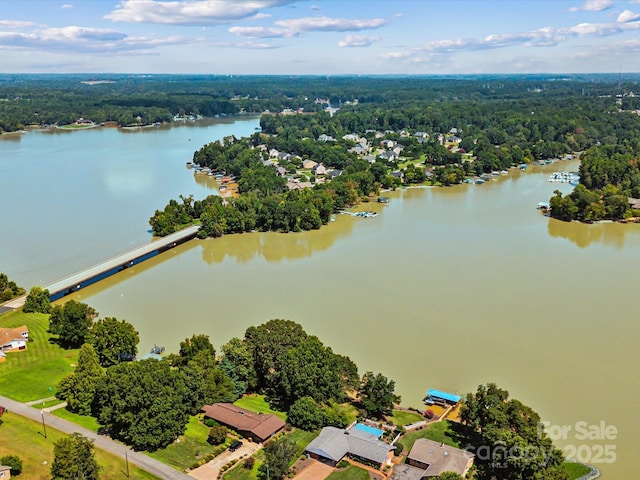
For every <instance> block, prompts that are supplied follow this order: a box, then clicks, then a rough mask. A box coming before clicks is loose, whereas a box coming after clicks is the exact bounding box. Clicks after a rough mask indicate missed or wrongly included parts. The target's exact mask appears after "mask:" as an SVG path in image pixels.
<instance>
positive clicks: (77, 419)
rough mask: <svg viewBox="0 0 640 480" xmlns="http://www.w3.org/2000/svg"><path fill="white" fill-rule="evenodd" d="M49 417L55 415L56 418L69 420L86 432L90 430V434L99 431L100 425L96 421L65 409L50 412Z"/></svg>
mask: <svg viewBox="0 0 640 480" xmlns="http://www.w3.org/2000/svg"><path fill="white" fill-rule="evenodd" d="M51 415H55V416H56V417H60V418H64V419H65V420H69V421H70V422H73V423H75V424H77V425H80V426H81V427H84V428H86V429H87V430H91V431H92V432H96V433H97V432H98V430H99V429H100V424H99V423H98V420H96V419H95V418H93V417H90V416H88V415H78V414H77V413H72V412H70V411H69V410H67V409H66V408H59V409H57V410H54V411H53V412H51Z"/></svg>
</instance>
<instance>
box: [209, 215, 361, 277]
mask: <svg viewBox="0 0 640 480" xmlns="http://www.w3.org/2000/svg"><path fill="white" fill-rule="evenodd" d="M356 221H357V219H354V218H352V217H350V216H347V215H341V216H340V217H339V218H337V219H336V221H335V222H331V223H330V224H329V225H327V226H324V227H322V228H321V229H320V230H313V231H309V232H301V233H274V232H264V233H262V232H261V233H242V234H236V235H225V236H223V237H221V238H215V239H207V240H203V241H201V242H200V245H201V246H202V259H203V260H204V261H205V262H206V263H207V264H209V265H211V264H214V263H222V262H223V261H224V260H225V259H233V260H235V261H237V262H238V263H241V264H244V263H247V262H249V261H251V260H253V259H255V258H258V257H262V258H264V259H265V260H266V261H267V262H269V263H279V262H281V261H283V260H295V259H300V258H305V257H310V256H311V255H312V254H313V253H317V252H321V251H323V250H327V249H329V248H330V247H331V246H332V245H333V244H334V243H335V242H336V241H337V240H339V239H340V238H344V237H347V236H348V235H349V234H350V233H351V231H352V230H353V225H354V224H355V222H356ZM361 221H362V220H361Z"/></svg>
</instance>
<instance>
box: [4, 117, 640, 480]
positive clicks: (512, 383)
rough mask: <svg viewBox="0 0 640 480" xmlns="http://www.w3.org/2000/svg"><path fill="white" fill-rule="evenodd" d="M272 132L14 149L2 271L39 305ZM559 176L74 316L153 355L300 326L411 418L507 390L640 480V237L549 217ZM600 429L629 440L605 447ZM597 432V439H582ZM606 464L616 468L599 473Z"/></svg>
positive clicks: (564, 441) (109, 292)
mask: <svg viewBox="0 0 640 480" xmlns="http://www.w3.org/2000/svg"><path fill="white" fill-rule="evenodd" d="M257 124H258V123H257V120H256V119H252V120H242V121H238V122H236V123H220V122H216V123H214V124H210V125H201V126H198V127H195V126H193V127H186V126H185V127H177V128H176V127H174V128H170V129H162V130H160V129H158V130H155V129H148V130H145V131H139V132H121V131H117V130H105V129H101V130H91V131H82V132H71V133H68V132H64V133H56V134H50V133H43V132H30V133H28V134H26V135H23V136H22V137H20V139H19V140H6V139H4V140H3V141H1V142H0V178H1V179H2V189H0V200H1V201H2V203H0V204H1V205H3V209H2V211H0V225H2V233H1V235H0V238H1V242H0V247H1V248H0V271H4V272H5V273H7V274H8V275H9V276H10V278H12V279H14V280H16V281H17V282H18V283H19V284H21V285H24V286H25V287H27V288H28V287H29V286H31V285H32V284H40V283H47V282H48V281H52V280H54V279H57V278H59V277H60V276H63V275H66V274H69V273H72V272H74V271H76V270H79V269H81V268H83V267H85V266H88V265H91V264H93V263H97V262H98V261H99V260H103V259H104V258H108V257H110V256H113V255H115V254H117V253H120V252H122V251H125V250H127V249H129V248H131V247H132V246H134V245H137V244H139V243H143V242H145V241H147V240H148V239H149V234H148V232H147V230H148V228H149V226H148V223H147V220H148V218H149V217H150V216H151V214H152V213H153V211H154V210H155V209H156V208H162V207H164V205H165V204H166V203H167V201H168V199H169V198H176V197H177V196H178V195H179V194H189V193H193V194H194V196H196V197H201V196H204V195H206V194H208V193H211V192H212V191H214V190H212V189H213V187H214V185H213V184H202V183H197V182H195V181H194V175H193V174H192V173H191V172H190V171H187V170H186V169H185V166H184V164H185V161H186V160H188V159H190V158H191V155H192V153H193V150H195V149H196V148H198V147H199V146H201V145H202V144H203V143H206V142H208V141H212V140H215V139H217V138H221V137H222V136H224V135H229V134H232V133H233V134H235V135H236V136H242V135H248V134H250V133H252V132H253V131H254V129H255V127H256V126H257ZM189 139H191V141H189ZM555 170H577V164H576V163H575V162H560V163H558V164H555V165H549V166H545V167H535V166H534V167H531V168H530V169H529V170H528V171H526V172H521V171H519V170H512V171H511V172H510V173H509V175H506V176H500V177H498V178H496V179H495V180H493V181H490V182H487V183H486V184H484V185H464V186H457V187H451V188H419V189H418V188H417V189H406V190H401V191H397V192H392V193H390V194H389V197H390V202H389V204H387V205H381V204H366V205H363V208H366V209H370V210H376V211H379V212H380V215H378V216H377V217H375V218H370V219H363V218H353V217H351V216H347V215H338V216H337V218H336V221H335V222H332V223H330V224H329V225H327V226H325V227H323V228H322V229H320V230H319V231H313V232H305V233H300V234H276V233H253V234H242V235H229V236H225V237H223V238H220V239H211V240H204V241H201V240H194V241H191V242H188V243H187V244H184V245H181V246H179V247H177V248H175V249H173V250H170V251H168V252H166V253H164V254H162V255H159V256H158V257H156V258H153V259H151V260H149V261H147V262H145V263H144V264H141V265H138V266H136V267H134V268H131V269H128V270H125V271H124V272H122V273H120V274H118V275H116V276H114V277H111V278H109V279H107V280H105V281H103V282H101V283H100V284H98V285H94V286H92V287H89V288H87V289H85V290H82V291H80V292H78V293H77V294H75V295H74V296H73V297H71V298H75V299H77V300H80V301H85V302H87V303H89V304H91V305H92V306H93V307H95V308H96V309H97V310H98V311H99V312H100V313H101V314H102V315H103V316H106V315H109V316H116V317H118V318H125V319H127V320H128V321H130V322H131V323H133V324H134V325H135V326H136V328H137V329H138V330H139V332H140V334H141V345H140V350H141V351H142V352H146V351H148V349H149V348H150V347H151V346H152V345H153V344H154V343H155V344H161V345H165V346H166V347H167V349H168V350H169V351H172V350H173V351H175V350H177V347H178V343H179V341H181V340H183V339H184V338H186V337H189V336H191V335H192V334H194V333H205V334H208V335H209V336H210V338H211V339H212V341H213V342H214V344H215V345H216V346H217V347H218V348H219V347H220V345H221V344H223V343H224V342H226V341H227V340H229V338H231V337H232V336H238V337H241V336H243V334H244V331H245V330H246V328H247V327H248V326H250V325H257V324H260V323H263V322H265V321H267V320H269V319H271V318H287V319H291V320H295V321H296V322H298V323H300V324H302V325H303V327H304V328H305V330H306V331H307V332H309V333H311V334H315V335H318V336H319V337H320V339H321V340H322V341H323V342H324V343H325V344H326V345H329V346H331V347H332V348H333V349H334V351H336V352H339V353H343V354H346V355H349V356H350V357H351V358H352V359H353V360H354V361H355V362H356V364H357V365H358V366H359V367H360V369H361V373H363V372H364V371H365V370H373V371H375V372H378V371H379V372H382V373H383V374H385V375H387V376H388V377H390V378H392V379H394V380H395V381H396V385H397V391H398V393H400V394H401V395H402V398H403V403H404V404H406V405H411V406H420V405H421V399H422V397H423V396H424V393H425V391H426V390H427V389H428V388H438V389H442V390H447V391H451V392H456V393H461V394H462V393H465V392H468V391H472V390H475V388H476V387H477V385H478V384H480V383H486V382H496V383H497V384H498V385H499V386H501V387H503V388H506V389H507V390H509V392H510V393H511V395H512V396H513V397H515V398H518V399H520V400H522V401H523V402H524V403H525V404H527V405H530V406H531V407H533V408H534V409H535V410H537V411H538V412H539V413H540V414H541V415H542V417H543V419H544V420H546V421H548V422H550V423H551V425H552V426H555V427H556V428H555V429H554V432H555V430H558V431H559V430H560V427H561V426H567V427H564V430H565V434H564V435H556V443H557V444H558V445H560V446H567V447H568V448H571V446H572V445H573V446H574V447H575V450H576V453H577V454H578V458H579V459H581V460H585V461H592V462H593V463H595V464H596V466H597V467H598V468H600V469H601V470H602V472H603V473H604V474H605V476H606V478H633V477H634V476H635V472H636V466H635V462H634V459H635V458H636V454H635V452H636V450H637V449H638V448H640V431H639V430H638V429H637V428H636V427H635V425H637V413H634V412H635V408H636V404H637V402H636V399H637V397H638V394H640V385H639V382H638V381H637V380H634V378H636V369H637V366H638V364H639V363H640V362H639V360H640V353H639V349H638V348H637V343H638V340H639V339H640V326H639V322H638V321H637V318H636V313H635V308H636V300H635V299H636V298H637V285H636V284H635V281H634V280H633V279H634V278H636V271H637V266H638V265H639V264H640V248H638V245H640V225H621V224H610V223H609V224H607V223H603V224H598V225H580V224H574V223H571V224H567V223H562V222H557V221H554V220H551V219H549V218H546V217H544V216H542V215H541V214H540V213H539V211H538V210H536V208H535V207H536V205H537V203H538V202H540V201H546V200H548V199H549V197H550V196H551V195H552V192H553V190H554V189H556V188H559V189H561V190H562V191H563V192H565V193H566V192H569V191H570V189H571V187H570V185H568V184H557V183H549V182H548V181H547V179H548V177H549V175H550V174H551V173H552V172H553V171H555ZM203 180H204V181H206V180H208V179H202V178H200V181H203ZM6 206H11V208H5V207H6ZM578 422H584V423H578ZM601 422H604V425H605V426H614V427H616V428H617V434H616V436H615V438H611V435H609V438H604V436H605V435H604V432H602V431H601V430H597V431H596V430H595V428H596V426H597V427H598V428H601V426H602V423H601ZM585 426H593V428H594V430H593V431H592V436H593V437H596V438H593V439H592V440H584V439H583V438H582V437H583V435H582V433H583V430H584V428H583V427H585ZM608 445H610V446H611V447H607V446H608ZM605 447H607V448H608V450H607V451H608V452H609V453H610V452H613V453H615V455H616V460H615V462H613V463H601V462H599V460H600V461H603V460H606V459H607V455H604V453H603V452H604V449H605Z"/></svg>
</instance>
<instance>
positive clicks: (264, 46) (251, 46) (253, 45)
mask: <svg viewBox="0 0 640 480" xmlns="http://www.w3.org/2000/svg"><path fill="white" fill-rule="evenodd" d="M216 46H217V47H223V48H244V49H247V50H273V49H276V48H282V47H283V45H275V44H272V43H258V42H238V43H233V42H226V43H219V44H217V45H216Z"/></svg>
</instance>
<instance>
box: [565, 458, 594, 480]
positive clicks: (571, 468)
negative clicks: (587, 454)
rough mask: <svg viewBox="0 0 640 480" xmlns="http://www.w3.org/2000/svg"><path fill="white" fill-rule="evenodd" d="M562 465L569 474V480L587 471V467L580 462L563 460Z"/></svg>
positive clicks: (574, 479)
mask: <svg viewBox="0 0 640 480" xmlns="http://www.w3.org/2000/svg"><path fill="white" fill-rule="evenodd" d="M562 466H563V467H564V470H565V472H567V474H568V475H569V480H576V479H578V478H580V477H581V476H583V475H586V474H587V473H589V468H587V467H585V466H584V465H582V464H581V463H574V462H564V463H563V464H562Z"/></svg>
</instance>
